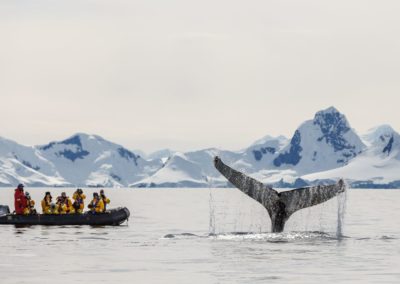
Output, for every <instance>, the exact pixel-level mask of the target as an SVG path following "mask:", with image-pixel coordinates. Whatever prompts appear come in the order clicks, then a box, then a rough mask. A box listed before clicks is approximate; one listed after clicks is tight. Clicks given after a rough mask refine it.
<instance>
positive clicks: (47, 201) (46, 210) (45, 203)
mask: <svg viewBox="0 0 400 284" xmlns="http://www.w3.org/2000/svg"><path fill="white" fill-rule="evenodd" d="M52 199H53V197H52V196H51V194H50V192H49V191H47V192H46V193H45V195H44V198H43V200H42V203H41V204H42V212H43V214H53V210H52V209H51V204H52V203H51V200H52Z"/></svg>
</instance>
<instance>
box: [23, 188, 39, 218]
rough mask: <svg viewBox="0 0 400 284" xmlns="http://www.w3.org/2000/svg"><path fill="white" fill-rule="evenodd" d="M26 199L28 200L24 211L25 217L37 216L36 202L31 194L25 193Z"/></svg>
mask: <svg viewBox="0 0 400 284" xmlns="http://www.w3.org/2000/svg"><path fill="white" fill-rule="evenodd" d="M25 198H26V207H25V209H24V215H31V214H36V209H35V201H34V200H32V198H31V195H30V194H29V192H26V193H25Z"/></svg>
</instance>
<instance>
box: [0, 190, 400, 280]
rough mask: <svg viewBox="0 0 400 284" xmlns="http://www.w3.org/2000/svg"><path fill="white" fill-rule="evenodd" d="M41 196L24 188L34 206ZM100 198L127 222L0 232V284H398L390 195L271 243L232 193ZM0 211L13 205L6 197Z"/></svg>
mask: <svg viewBox="0 0 400 284" xmlns="http://www.w3.org/2000/svg"><path fill="white" fill-rule="evenodd" d="M46 190H48V189H38V188H35V189H30V190H29V189H28V191H30V193H31V195H32V196H33V199H34V200H36V202H37V204H39V203H40V200H41V199H42V196H43V195H44V192H45V191H46ZM63 190H65V191H67V193H68V194H69V195H70V196H71V195H72V192H73V190H72V189H63ZM51 191H52V193H53V196H56V195H57V194H59V193H60V192H61V189H52V190H51ZM92 191H93V190H89V189H88V190H86V192H87V195H88V196H91V192H92ZM106 192H107V193H108V195H109V197H110V199H111V206H110V207H118V206H126V207H128V208H129V210H130V211H131V218H130V219H129V221H128V223H126V224H124V225H122V226H119V227H100V228H99V227H97V228H94V227H87V226H83V227H76V226H70V227H68V226H67V227H41V226H32V227H26V228H16V227H14V226H9V225H0V237H1V243H0V277H1V278H0V283H41V284H44V283H74V282H75V281H76V282H77V283H400V190H349V192H348V193H347V196H346V197H345V198H340V199H338V198H335V199H333V200H331V201H329V202H327V203H325V204H323V205H319V206H316V207H313V208H311V209H305V210H302V211H299V212H297V213H295V214H294V215H293V216H292V218H291V219H290V220H289V221H288V223H287V224H286V229H285V232H284V233H280V234H272V233H269V231H270V221H269V217H268V214H267V212H266V210H265V209H264V208H263V207H262V206H261V205H259V204H258V203H257V202H255V201H253V200H251V199H250V198H248V197H247V196H245V195H244V194H242V193H241V192H239V191H238V190H235V189H213V190H210V189H152V190H137V189H109V190H106ZM0 204H8V205H12V204H13V190H12V189H0ZM344 205H346V206H345V207H346V208H345V209H346V213H345V215H344V223H343V224H341V223H340V222H339V221H340V220H341V217H343V214H342V213H343V210H342V209H343V206H344ZM339 209H340V210H339ZM340 232H341V234H340Z"/></svg>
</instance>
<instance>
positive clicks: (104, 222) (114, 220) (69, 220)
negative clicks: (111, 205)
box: [0, 205, 130, 226]
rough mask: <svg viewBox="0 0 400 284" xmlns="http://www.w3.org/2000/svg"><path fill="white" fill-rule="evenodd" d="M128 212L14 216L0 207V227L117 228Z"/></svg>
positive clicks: (119, 210)
mask: <svg viewBox="0 0 400 284" xmlns="http://www.w3.org/2000/svg"><path fill="white" fill-rule="evenodd" d="M129 215H130V212H129V210H128V208H126V207H120V208H115V209H110V210H107V211H106V212H104V213H95V214H94V213H91V212H85V213H83V214H60V215H53V214H51V215H50V214H32V215H16V214H12V213H10V209H9V207H8V206H5V205H0V225H44V226H66V225H90V226H118V225H121V224H122V223H123V222H125V221H126V220H128V218H129Z"/></svg>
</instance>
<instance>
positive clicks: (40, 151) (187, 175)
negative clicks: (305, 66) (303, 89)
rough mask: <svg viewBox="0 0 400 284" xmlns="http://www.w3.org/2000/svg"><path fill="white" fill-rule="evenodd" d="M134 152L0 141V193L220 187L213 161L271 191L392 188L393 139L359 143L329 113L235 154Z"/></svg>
mask: <svg viewBox="0 0 400 284" xmlns="http://www.w3.org/2000/svg"><path fill="white" fill-rule="evenodd" d="M138 153H140V151H139V150H138V151H131V150H128V149H127V148H125V147H123V146H121V145H119V144H116V143H113V142H110V141H107V140H105V139H104V138H102V137H100V136H97V135H88V134H84V133H78V134H75V135H73V136H71V137H69V138H67V139H65V140H62V141H54V142H51V143H49V144H47V145H41V146H23V145H19V144H18V143H16V142H14V141H11V140H7V139H4V138H0V186H14V185H16V184H18V183H20V182H23V183H25V184H27V185H29V186H102V187H122V186H130V187H210V186H212V187H226V186H229V184H228V183H227V181H226V179H225V178H223V177H222V176H221V175H220V174H219V173H218V172H217V171H216V169H215V168H214V166H213V158H214V156H217V155H218V156H220V157H221V158H222V160H223V161H224V162H226V163H227V164H228V165H231V166H232V167H234V168H235V169H238V170H240V171H243V172H245V173H247V174H249V175H252V176H253V177H255V178H257V179H259V180H261V181H263V182H265V183H268V184H272V185H274V186H279V187H290V186H304V185H307V184H317V183H330V182H332V181H333V180H336V179H338V178H346V179H347V180H348V182H349V183H351V185H352V186H354V187H399V186H400V178H399V174H398V172H399V171H398V169H400V135H399V134H398V133H397V132H396V131H394V130H393V129H392V128H391V127H390V126H388V125H384V126H380V127H376V128H374V129H371V130H370V131H368V133H366V134H365V135H363V136H362V137H361V138H360V137H359V136H358V135H357V133H356V132H355V131H354V130H353V129H352V128H351V126H350V124H349V122H348V121H347V119H346V117H345V116H344V115H343V114H341V113H340V112H339V111H338V110H336V109H335V108H334V107H330V108H328V109H326V110H322V111H319V112H317V113H316V115H315V116H314V118H313V119H311V120H308V121H305V122H304V123H302V124H301V125H300V126H299V128H298V129H296V130H295V132H294V135H293V137H292V139H290V140H289V139H287V138H285V137H283V136H279V137H271V136H265V137H263V138H262V139H259V140H257V141H256V142H254V143H253V144H251V145H250V146H249V147H247V148H245V149H242V150H240V151H226V150H222V149H215V148H210V149H204V150H199V151H191V152H186V153H179V152H175V151H172V150H168V149H167V150H161V151H157V152H155V153H152V154H150V155H147V156H143V154H138Z"/></svg>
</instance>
